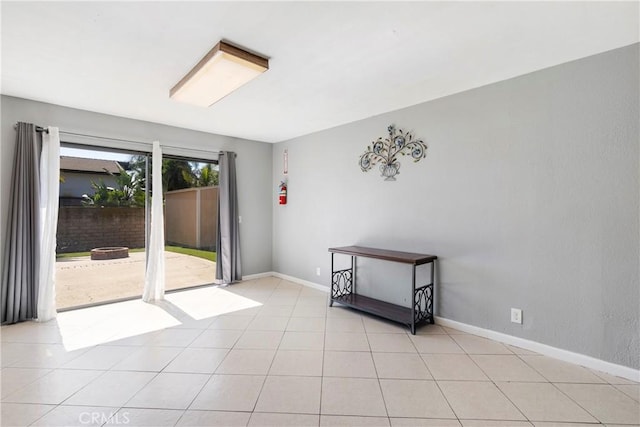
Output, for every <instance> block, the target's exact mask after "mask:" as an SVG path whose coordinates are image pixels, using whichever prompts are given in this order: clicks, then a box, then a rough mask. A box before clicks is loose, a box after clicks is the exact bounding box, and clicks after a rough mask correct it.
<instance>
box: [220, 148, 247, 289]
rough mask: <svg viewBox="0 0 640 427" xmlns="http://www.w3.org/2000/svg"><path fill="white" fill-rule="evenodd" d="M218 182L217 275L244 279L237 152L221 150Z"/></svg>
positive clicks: (230, 280)
mask: <svg viewBox="0 0 640 427" xmlns="http://www.w3.org/2000/svg"><path fill="white" fill-rule="evenodd" d="M218 165H219V167H220V168H219V169H220V170H219V181H218V182H219V184H218V241H217V242H216V253H217V257H216V279H218V280H221V281H222V283H233V282H237V281H239V280H242V264H241V262H240V230H239V224H238V192H237V186H236V154H235V153H232V152H230V151H223V152H222V153H220V157H219V160H218Z"/></svg>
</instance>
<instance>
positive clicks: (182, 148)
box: [13, 123, 222, 154]
mask: <svg viewBox="0 0 640 427" xmlns="http://www.w3.org/2000/svg"><path fill="white" fill-rule="evenodd" d="M13 128H14V129H17V128H18V124H17V123H16V124H15V125H13ZM36 132H44V133H49V129H48V128H45V127H43V126H38V125H36ZM59 132H60V133H64V134H67V135H72V136H83V137H86V138H94V139H103V140H107V141H118V142H126V143H129V144H131V143H133V144H138V145H142V146H145V147H151V146H153V143H151V142H144V141H133V140H130V139H121V138H110V137H107V136H99V135H90V134H86V133H76V132H68V131H65V130H59ZM160 146H161V147H163V148H175V149H178V150H187V151H197V152H201V153H209V154H222V152H221V151H219V150H201V149H198V148H188V147H178V146H175V145H165V144H160Z"/></svg>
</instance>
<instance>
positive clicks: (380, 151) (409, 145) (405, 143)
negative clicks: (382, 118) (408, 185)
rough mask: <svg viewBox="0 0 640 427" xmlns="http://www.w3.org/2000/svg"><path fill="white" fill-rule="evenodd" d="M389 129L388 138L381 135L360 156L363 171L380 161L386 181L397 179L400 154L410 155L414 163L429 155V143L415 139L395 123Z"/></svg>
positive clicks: (381, 170) (381, 171)
mask: <svg viewBox="0 0 640 427" xmlns="http://www.w3.org/2000/svg"><path fill="white" fill-rule="evenodd" d="M387 131H389V136H388V137H387V138H385V139H382V137H379V138H378V139H377V140H376V141H373V145H370V146H368V147H367V150H366V151H365V152H364V154H363V155H362V156H360V168H361V169H362V172H367V171H369V170H370V169H371V168H372V167H373V166H374V165H376V164H378V163H380V173H381V174H382V177H383V178H384V179H385V181H395V180H396V178H395V177H396V175H397V174H399V173H400V162H398V158H397V157H398V155H402V156H406V155H409V156H411V157H412V158H413V162H414V163H415V162H418V161H420V160H421V159H423V158H425V157H426V156H427V145H426V144H425V143H424V142H423V141H422V140H421V139H414V138H413V135H411V134H410V133H409V132H403V131H402V129H396V127H395V126H394V125H391V126H389V127H388V128H387Z"/></svg>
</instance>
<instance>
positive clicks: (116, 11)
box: [1, 1, 639, 142]
mask: <svg viewBox="0 0 640 427" xmlns="http://www.w3.org/2000/svg"><path fill="white" fill-rule="evenodd" d="M1 7H2V9H1V13H2V28H1V30H2V63H1V66H2V68H1V70H2V86H1V91H2V93H3V94H6V95H12V96H17V97H22V98H28V99H34V100H38V101H44V102H50V103H54V104H59V105H64V106H68V107H74V108H80V109H85V110H90V111H96V112H100V113H106V114H113V115H117V116H123V117H129V118H134V119H140V120H147V121H151V122H156V123H163V124H168V125H173V126H179V127H184V128H189V129H195V130H200V131H205V132H211V133H217V134H222V135H231V136H235V137H241V138H247V139H252V140H258V141H266V142H278V141H283V140H287V139H290V138H294V137H297V136H300V135H305V134H308V133H312V132H315V131H319V130H322V129H327V128H330V127H334V126H337V125H341V124H344V123H349V122H352V121H355V120H359V119H363V118H366V117H371V116H374V115H377V114H381V113H384V112H387V111H392V110H396V109H399V108H403V107H407V106H411V105H415V104H418V103H421V102H425V101H428V100H431V99H435V98H439V97H442V96H445V95H449V94H452V93H456V92H460V91H464V90H467V89H471V88H474V87H478V86H482V85H486V84H489V83H493V82H496V81H500V80H504V79H507V78H511V77H514V76H518V75H522V74H525V73H528V72H531V71H534V70H539V69H542V68H546V67H549V66H553V65H557V64H560V63H563V62H567V61H571V60H574V59H578V58H582V57H585V56H589V55H593V54H596V53H599V52H603V51H607V50H611V49H614V48H617V47H621V46H626V45H629V44H632V43H635V42H638V40H639V27H638V15H639V8H638V2H637V1H634V2H406V3H405V2H333V1H331V2H301V1H299V2H255V3H254V2H242V1H240V2H238V1H236V2H99V3H96V2H42V3H35V2H7V1H2V4H1ZM221 39H224V40H227V41H230V42H232V43H234V44H237V45H240V46H244V47H246V48H248V49H250V50H253V51H255V52H257V53H259V54H263V55H266V56H268V57H270V69H269V70H268V71H267V72H266V73H264V74H263V75H261V76H260V77H258V78H257V79H256V80H254V81H252V82H250V83H248V84H247V85H245V86H243V87H241V88H240V89H238V90H237V91H236V92H234V93H232V94H230V95H229V96H227V97H226V98H224V99H222V100H221V101H220V102H218V103H216V104H214V105H213V106H212V107H209V108H201V107H195V106H190V105H186V104H181V103H178V102H176V101H173V100H171V99H169V89H170V88H171V87H173V85H174V84H176V83H177V82H178V81H179V80H180V79H181V78H182V77H183V76H184V75H185V74H186V73H187V72H188V71H189V70H190V69H191V67H193V65H195V64H196V63H197V62H198V61H199V60H200V58H201V57H202V56H203V55H204V54H205V53H207V52H208V51H209V50H210V49H211V48H212V47H213V45H215V44H216V43H217V42H218V41H219V40H221Z"/></svg>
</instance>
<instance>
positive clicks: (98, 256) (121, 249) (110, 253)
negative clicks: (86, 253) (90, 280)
mask: <svg viewBox="0 0 640 427" xmlns="http://www.w3.org/2000/svg"><path fill="white" fill-rule="evenodd" d="M127 257H129V248H127V247H125V246H110V247H106V248H95V249H91V259H92V260H104V259H118V258H127Z"/></svg>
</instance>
